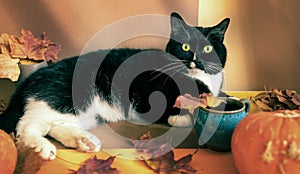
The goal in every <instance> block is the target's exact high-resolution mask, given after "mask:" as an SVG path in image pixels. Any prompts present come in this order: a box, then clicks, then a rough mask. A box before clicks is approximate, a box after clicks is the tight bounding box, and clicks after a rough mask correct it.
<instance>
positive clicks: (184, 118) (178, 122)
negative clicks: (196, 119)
mask: <svg viewBox="0 0 300 174" xmlns="http://www.w3.org/2000/svg"><path fill="white" fill-rule="evenodd" d="M168 123H169V124H170V125H171V126H175V127H191V126H192V125H193V121H192V119H191V116H190V115H188V114H186V115H173V116H170V117H169V118H168Z"/></svg>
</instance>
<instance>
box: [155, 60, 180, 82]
mask: <svg viewBox="0 0 300 174" xmlns="http://www.w3.org/2000/svg"><path fill="white" fill-rule="evenodd" d="M180 67H185V65H184V64H182V63H180V64H179V65H176V66H173V67H171V68H167V69H164V70H160V71H159V72H158V71H155V72H158V74H157V75H156V76H154V77H153V78H151V79H150V81H152V80H154V79H156V78H157V77H159V76H161V75H162V74H163V73H166V72H167V71H171V70H174V69H177V68H180ZM153 73H154V72H153Z"/></svg>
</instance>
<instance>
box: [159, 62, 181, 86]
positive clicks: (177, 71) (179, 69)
mask: <svg viewBox="0 0 300 174" xmlns="http://www.w3.org/2000/svg"><path fill="white" fill-rule="evenodd" d="M185 68H186V67H185V66H183V67H181V68H178V70H176V71H175V72H174V73H172V74H171V75H170V76H168V77H167V78H166V79H165V80H164V83H163V84H165V83H166V82H167V80H168V79H169V78H171V77H173V76H174V75H175V74H176V73H179V72H180V71H182V70H184V69H185Z"/></svg>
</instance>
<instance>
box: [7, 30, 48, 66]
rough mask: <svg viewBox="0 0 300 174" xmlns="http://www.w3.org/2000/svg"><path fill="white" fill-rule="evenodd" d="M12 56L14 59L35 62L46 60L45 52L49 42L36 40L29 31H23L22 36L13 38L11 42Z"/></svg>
mask: <svg viewBox="0 0 300 174" xmlns="http://www.w3.org/2000/svg"><path fill="white" fill-rule="evenodd" d="M9 45H10V49H11V52H10V55H11V56H12V57H14V58H22V59H32V60H35V61H41V60H45V56H44V54H45V51H46V50H47V46H48V42H47V41H44V40H43V39H39V38H35V37H34V35H33V34H32V33H31V32H30V31H29V30H24V29H22V30H21V36H20V37H15V36H11V37H10V40H9Z"/></svg>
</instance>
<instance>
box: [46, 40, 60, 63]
mask: <svg viewBox="0 0 300 174" xmlns="http://www.w3.org/2000/svg"><path fill="white" fill-rule="evenodd" d="M60 50H61V45H56V44H49V45H48V48H47V50H46V51H45V59H46V60H48V61H52V62H56V61H58V60H59V58H58V57H57V54H58V52H59V51H60Z"/></svg>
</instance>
